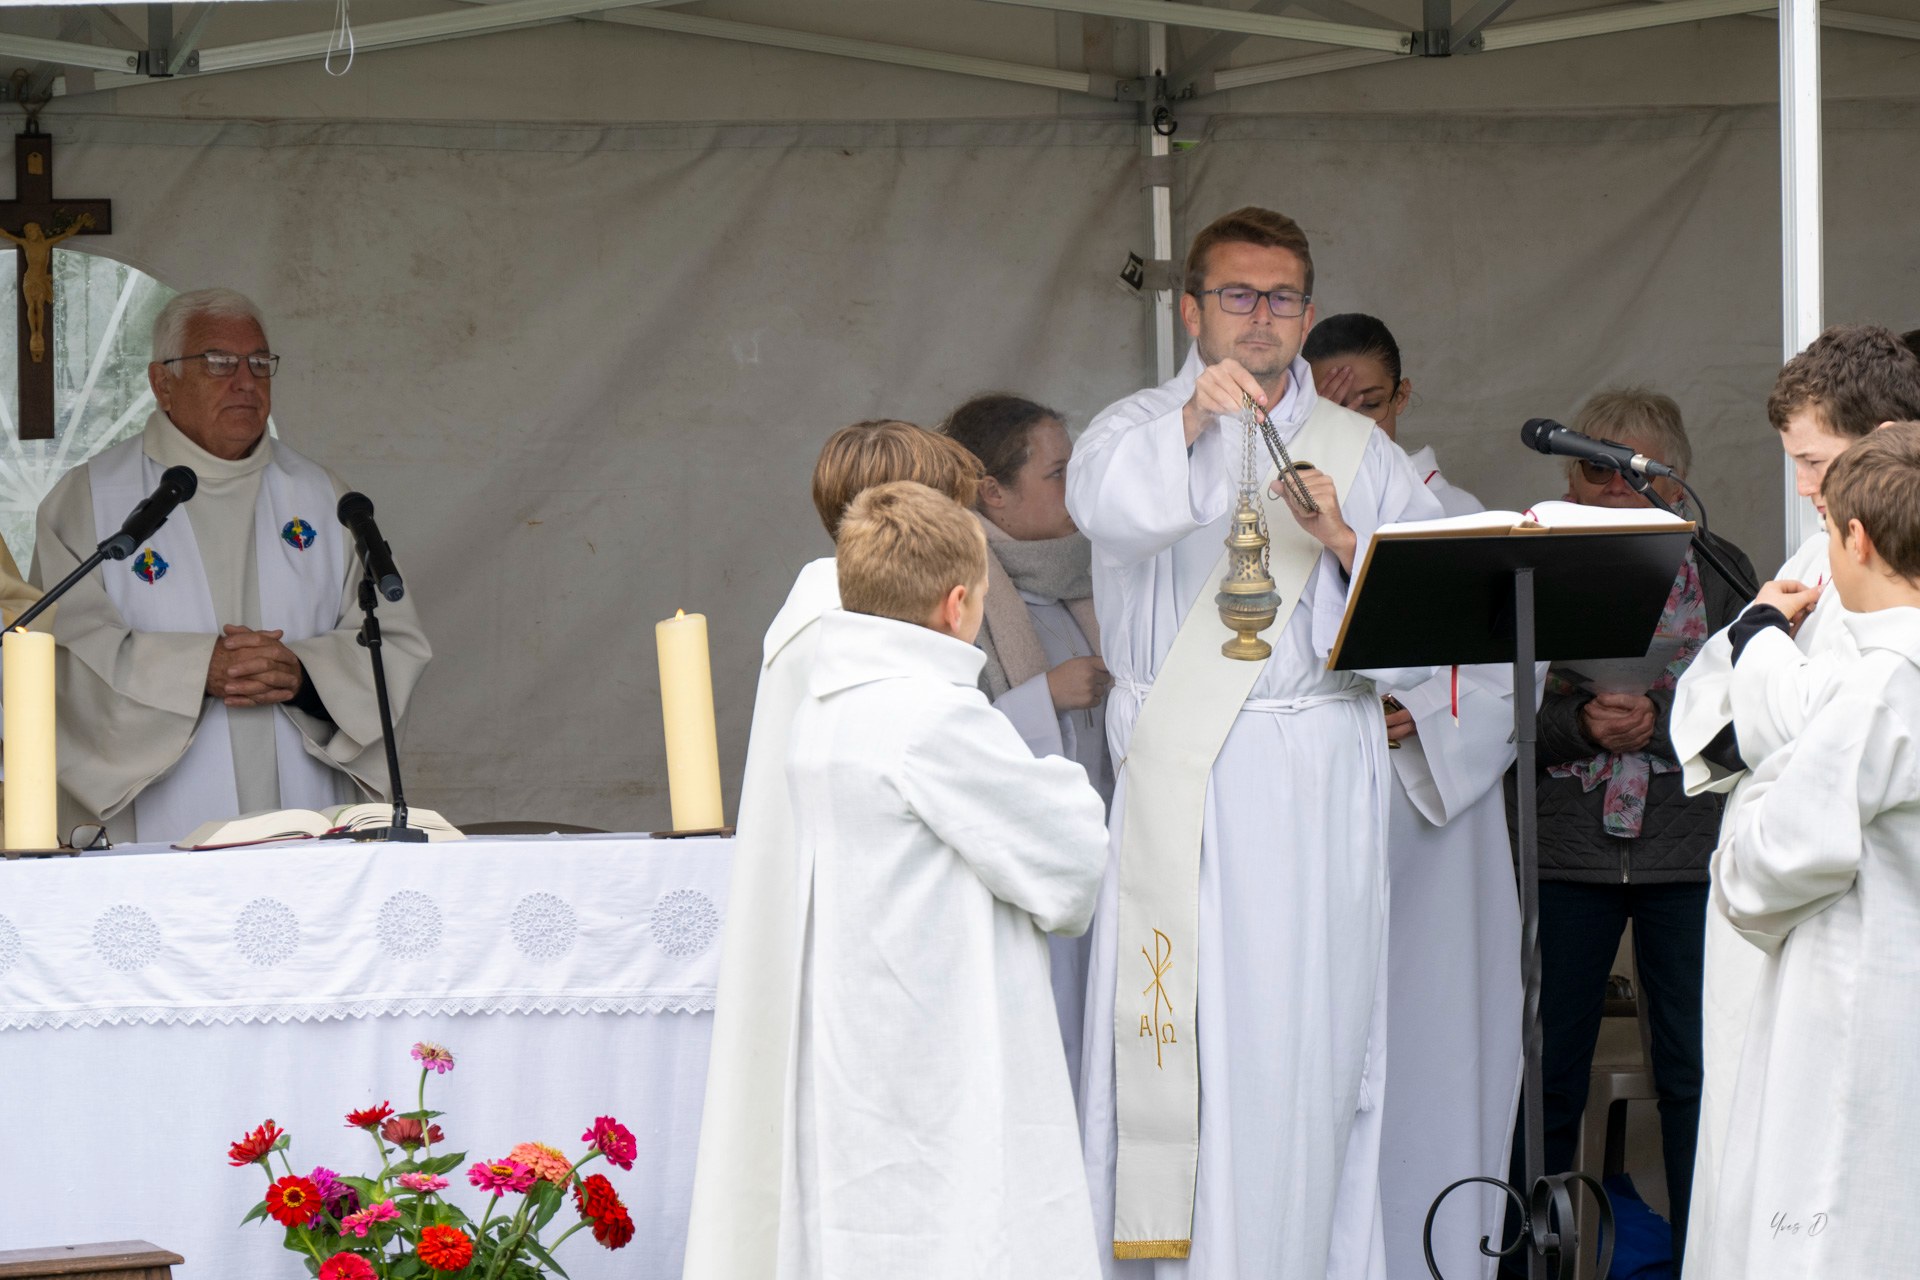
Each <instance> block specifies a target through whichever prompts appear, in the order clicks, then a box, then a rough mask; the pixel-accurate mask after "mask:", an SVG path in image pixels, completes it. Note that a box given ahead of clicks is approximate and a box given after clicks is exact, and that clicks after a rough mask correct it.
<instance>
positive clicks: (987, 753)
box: [898, 695, 1107, 935]
mask: <svg viewBox="0 0 1920 1280" xmlns="http://www.w3.org/2000/svg"><path fill="white" fill-rule="evenodd" d="M898 776H899V778H900V790H901V794H902V796H903V797H904V798H905V800H906V802H907V804H908V805H909V806H910V807H911V808H912V809H913V811H914V813H915V814H916V815H917V816H918V817H919V818H920V820H921V821H922V822H924V823H926V824H927V827H928V829H929V830H931V831H932V832H933V833H934V834H935V835H936V836H938V837H939V838H940V840H941V841H942V842H943V843H945V844H946V845H947V846H948V847H949V848H951V849H953V850H954V852H956V853H957V854H959V855H960V857H961V858H962V859H964V860H965V861H966V863H967V864H968V866H970V867H971V868H972V869H973V873H974V874H975V875H977V876H979V877H980V880H981V882H982V883H983V884H985V885H986V886H987V889H988V890H989V891H990V892H991V893H992V894H993V895H994V897H996V898H999V899H1000V900H1001V901H1003V902H1006V903H1009V904H1011V905H1012V906H1015V907H1018V908H1020V909H1021V910H1022V911H1025V912H1027V913H1028V914H1030V915H1031V916H1033V918H1034V922H1035V923H1036V924H1038V925H1039V926H1040V928H1042V929H1044V930H1046V931H1047V932H1048V933H1064V934H1068V935H1077V934H1081V933H1084V932H1086V929H1087V925H1088V923H1089V922H1090V921H1091V920H1092V919H1093V907H1094V901H1095V899H1096V898H1097V897H1098V896H1099V892H1100V878H1101V875H1102V874H1103V873H1104V872H1105V870H1106V861H1107V828H1106V821H1105V817H1106V806H1105V805H1103V804H1102V803H1101V801H1100V794H1099V793H1098V792H1097V791H1095V790H1094V789H1093V787H1092V786H1091V785H1090V784H1089V783H1088V782H1087V772H1086V770H1085V769H1082V768H1081V767H1080V766H1079V765H1078V764H1075V763H1074V762H1073V761H1071V760H1066V759H1062V758H1061V757H1059V756H1046V757H1036V756H1035V755H1034V754H1033V753H1032V752H1031V751H1029V750H1027V746H1026V744H1025V743H1024V742H1022V741H1021V740H1020V735H1019V734H1017V733H1015V732H1014V730H1013V726H1012V725H1010V724H1009V723H1008V722H1007V720H1006V718H1005V717H1003V716H1002V715H1001V714H1000V713H999V712H997V711H995V710H994V709H993V708H992V707H991V706H989V705H988V703H987V701H986V699H985V698H982V697H979V696H978V695H973V696H966V697H957V698H955V699H954V700H953V701H952V702H951V703H949V704H947V705H946V706H945V707H943V708H942V711H941V714H939V715H938V716H934V717H930V718H929V722H928V723H927V724H925V725H924V726H920V728H919V731H918V732H916V733H915V734H914V735H913V736H912V737H911V738H910V739H909V741H908V742H907V745H906V750H905V753H904V759H903V760H902V761H901V763H900V770H899V775H898Z"/></svg>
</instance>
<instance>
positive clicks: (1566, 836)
mask: <svg viewBox="0 0 1920 1280" xmlns="http://www.w3.org/2000/svg"><path fill="white" fill-rule="evenodd" d="M1712 541H1713V546H1714V549H1715V550H1716V551H1718V552H1719V553H1720V555H1721V558H1722V559H1725V560H1729V561H1731V562H1733V563H1734V564H1736V565H1738V566H1739V567H1740V569H1741V570H1742V571H1743V572H1744V573H1746V574H1747V576H1749V577H1752V576H1753V564H1752V562H1751V561H1749V560H1748V559H1747V557H1746V555H1745V554H1744V553H1743V552H1741V550H1740V549H1739V548H1738V547H1736V546H1734V545H1733V544H1732V543H1730V542H1728V541H1727V540H1726V539H1724V538H1718V537H1715V538H1713V539H1712ZM1700 587H1701V591H1702V593H1703V594H1704V595H1705V596H1706V606H1707V626H1708V628H1709V629H1710V630H1712V631H1718V630H1720V629H1721V628H1722V627H1724V626H1726V625H1727V624H1728V623H1729V622H1732V621H1733V619H1734V618H1735V617H1737V616H1739V613H1740V610H1741V609H1743V608H1745V607H1746V603H1747V602H1746V601H1745V600H1743V599H1740V598H1739V597H1738V596H1737V595H1736V594H1735V593H1734V590H1733V588H1732V587H1729V586H1728V585H1727V584H1726V583H1725V582H1723V581H1721V580H1720V576H1719V575H1718V574H1716V573H1714V572H1713V570H1711V569H1709V568H1707V567H1706V566H1705V565H1701V566H1700ZM1647 696H1648V697H1649V698H1651V699H1653V702H1654V705H1655V706H1656V707H1658V708H1659V711H1660V714H1659V719H1658V721H1657V724H1656V727H1655V729H1654V735H1653V741H1652V742H1651V743H1650V744H1648V748H1647V749H1648V750H1649V751H1651V752H1652V753H1653V754H1654V755H1656V756H1659V757H1661V758H1663V759H1666V760H1668V761H1669V762H1671V761H1672V760H1673V742H1672V740H1671V739H1670V738H1669V737H1668V736H1667V719H1668V717H1669V716H1670V715H1671V714H1672V711H1673V694H1672V693H1671V692H1670V691H1669V692H1663V693H1650V694H1648V695H1647ZM1587 700H1588V699H1587V696H1586V695H1585V694H1573V695H1564V696H1560V695H1554V694H1548V695H1547V697H1546V698H1545V700H1544V701H1543V702H1542V703H1541V705H1540V746H1539V765H1540V777H1539V786H1538V796H1539V806H1540V824H1539V831H1540V878H1541V879H1542V880H1574V881H1581V882H1584V883H1587V884H1626V883H1628V882H1632V883H1636V884H1671V883H1675V882H1678V881H1686V880H1695V881H1699V880H1705V879H1706V878H1707V862H1708V859H1709V858H1711V857H1712V855H1713V847H1714V845H1715V843H1716V842H1717V841H1718V839H1719V834H1720V805H1721V799H1720V797H1719V796H1717V795H1704V796H1696V797H1691V798H1690V797H1688V796H1687V795H1686V794H1685V792H1684V790H1683V789H1682V784H1681V775H1680V773H1679V772H1678V770H1676V771H1675V772H1673V773H1656V774H1654V775H1653V777H1652V778H1651V779H1650V780H1649V783H1648V787H1647V810H1646V817H1645V820H1644V821H1643V822H1642V823H1641V826H1640V834H1639V836H1638V837H1636V838H1634V839H1631V840H1628V839H1622V838H1621V837H1619V836H1614V835H1609V834H1608V833H1607V831H1606V830H1605V828H1603V827H1602V826H1601V824H1600V818H1601V811H1602V805H1603V803H1604V801H1605V798H1606V787H1605V786H1604V785H1602V786H1598V787H1595V788H1594V789H1593V790H1592V791H1582V790H1581V789H1580V780H1579V779H1577V778H1555V777H1550V776H1549V775H1548V774H1547V768H1548V766H1550V765H1556V764H1565V763H1567V762H1569V761H1574V760H1584V759H1587V758H1588V757H1590V756H1592V755H1593V754H1594V753H1595V752H1596V751H1598V750H1599V748H1598V747H1596V746H1595V745H1594V744H1593V743H1592V742H1590V741H1588V739H1587V737H1586V735H1585V734H1584V733H1583V732H1582V731H1581V728H1580V709H1581V708H1582V707H1583V706H1585V705H1586V703H1587ZM1514 790H1515V789H1514V785H1513V776H1512V774H1511V773H1509V774H1508V776H1507V822H1508V825H1509V828H1511V827H1512V824H1513V815H1514ZM1518 843H1519V838H1518V835H1517V834H1516V835H1515V847H1516V848H1517V847H1518Z"/></svg>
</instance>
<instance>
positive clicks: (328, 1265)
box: [320, 1253, 375, 1280]
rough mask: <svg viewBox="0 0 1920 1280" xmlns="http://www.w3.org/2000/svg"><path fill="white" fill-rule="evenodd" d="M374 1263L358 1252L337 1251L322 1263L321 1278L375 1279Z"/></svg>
mask: <svg viewBox="0 0 1920 1280" xmlns="http://www.w3.org/2000/svg"><path fill="white" fill-rule="evenodd" d="M374 1277H375V1272H374V1270H373V1264H372V1263H371V1262H368V1261H367V1260H366V1259H365V1258H363V1257H361V1256H360V1255H359V1254H357V1253H336V1254H334V1255H333V1256H332V1257H331V1258H328V1259H327V1260H326V1261H325V1262H323V1263H321V1264H320V1280H374Z"/></svg>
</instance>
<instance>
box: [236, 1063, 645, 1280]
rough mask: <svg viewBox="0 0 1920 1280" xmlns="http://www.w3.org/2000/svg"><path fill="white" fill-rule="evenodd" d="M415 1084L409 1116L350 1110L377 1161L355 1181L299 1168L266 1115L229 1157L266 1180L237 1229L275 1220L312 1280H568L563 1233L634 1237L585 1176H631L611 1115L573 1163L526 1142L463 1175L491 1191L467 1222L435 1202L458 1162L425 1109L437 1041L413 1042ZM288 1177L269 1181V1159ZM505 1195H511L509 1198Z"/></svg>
mask: <svg viewBox="0 0 1920 1280" xmlns="http://www.w3.org/2000/svg"><path fill="white" fill-rule="evenodd" d="M413 1057H414V1059H415V1060H416V1061H418V1062H419V1063H420V1087H419V1090H418V1098H417V1100H416V1109H415V1110H413V1111H402V1112H397V1113H396V1112H395V1111H394V1109H393V1107H392V1106H391V1105H390V1104H389V1103H385V1102H383V1103H381V1104H380V1105H379V1106H377V1107H368V1108H366V1109H365V1110H362V1111H350V1112H348V1113H347V1127H348V1128H352V1129H362V1130H365V1131H366V1133H367V1135H368V1136H369V1137H370V1138H372V1139H373V1145H374V1149H375V1150H376V1151H378V1152H379V1155H380V1172H379V1174H378V1175H377V1176H375V1177H372V1178H356V1177H352V1176H350V1175H347V1174H339V1173H335V1172H334V1171H333V1170H331V1169H326V1168H319V1167H316V1168H314V1169H312V1170H311V1171H309V1172H307V1173H304V1174H300V1173H295V1172H294V1170H293V1165H292V1163H291V1162H290V1161H289V1160H288V1158H287V1148H288V1145H289V1143H290V1141H291V1139H290V1138H289V1136H288V1135H287V1133H286V1132H285V1131H284V1130H282V1129H281V1128H280V1127H279V1126H278V1125H276V1124H274V1122H273V1121H271V1120H269V1121H267V1122H266V1123H265V1124H263V1125H261V1126H260V1127H259V1128H257V1129H254V1130H253V1131H252V1132H250V1133H248V1134H247V1135H246V1136H244V1137H242V1138H241V1139H240V1141H238V1142H236V1143H234V1144H233V1145H232V1146H231V1147H229V1148H228V1150H227V1158H228V1160H229V1162H230V1163H232V1164H233V1165H234V1167H236V1168H244V1167H245V1166H247V1165H250V1164H257V1165H259V1166H260V1167H261V1168H262V1169H263V1170H265V1171H266V1175H267V1194H266V1198H265V1199H263V1200H261V1202H260V1203H259V1204H257V1205H255V1206H254V1207H253V1209H252V1211H251V1212H249V1213H248V1214H247V1216H246V1217H245V1218H244V1219H242V1220H241V1221H242V1225H244V1224H245V1223H248V1222H254V1221H257V1220H259V1219H263V1218H271V1219H272V1220H273V1221H274V1222H276V1223H278V1224H279V1225H280V1226H281V1227H282V1228H284V1229H285V1231H286V1247H287V1248H288V1249H290V1250H292V1251H293V1252H294V1253H297V1254H299V1255H300V1256H301V1259H302V1261H304V1262H305V1263H306V1264H307V1271H308V1273H309V1274H311V1275H314V1276H317V1277H319V1280H532V1278H534V1277H541V1276H546V1275H548V1274H549V1273H551V1274H553V1275H558V1276H565V1275H566V1274H567V1273H566V1272H565V1271H564V1270H562V1269H561V1267H560V1264H559V1263H557V1262H555V1261H554V1260H553V1251H554V1250H555V1249H557V1248H559V1247H560V1245H561V1244H562V1243H564V1242H565V1240H566V1239H567V1237H568V1236H571V1235H572V1234H573V1233H574V1232H576V1231H580V1230H590V1231H592V1233H593V1238H594V1239H595V1240H597V1241H599V1242H600V1243H601V1244H602V1245H604V1246H606V1247H607V1248H609V1249H620V1248H624V1247H625V1246H626V1244H627V1243H628V1242H629V1241H630V1240H632V1239H633V1219H632V1217H631V1216H629V1215H628V1213H627V1207H626V1206H625V1205H624V1204H622V1203H621V1202H620V1196H619V1194H618V1193H617V1192H615V1191H614V1189H613V1184H612V1183H611V1182H608V1181H607V1179H606V1178H605V1176H603V1175H601V1174H598V1173H593V1174H582V1173H581V1169H582V1168H583V1167H584V1166H585V1165H587V1164H590V1163H592V1162H593V1161H595V1160H598V1159H601V1158H603V1157H604V1158H605V1159H606V1160H607V1161H608V1162H609V1163H610V1164H614V1165H617V1166H619V1167H620V1168H622V1169H632V1168H633V1159H634V1155H635V1151H636V1144H635V1142H634V1138H633V1134H632V1133H631V1132H629V1131H628V1130H627V1128H626V1126H624V1125H622V1124H620V1123H619V1122H618V1121H616V1120H615V1119H614V1118H613V1117H611V1116H601V1117H599V1118H598V1119H596V1120H595V1121H594V1122H593V1127H592V1128H590V1129H588V1130H587V1131H586V1132H585V1133H583V1134H581V1135H580V1140H581V1141H582V1142H584V1143H586V1144H587V1149H586V1151H585V1152H584V1153H583V1154H582V1155H581V1156H580V1158H579V1159H578V1160H569V1159H568V1158H567V1157H566V1156H565V1155H564V1154H562V1153H561V1152H560V1151H559V1150H557V1149H556V1148H554V1147H550V1146H547V1145H546V1144H544V1143H539V1142H523V1143H521V1144H520V1145H519V1146H517V1147H515V1148H513V1150H511V1151H509V1152H508V1153H507V1154H506V1155H505V1156H503V1157H501V1158H500V1159H497V1160H482V1161H478V1162H476V1163H475V1164H473V1165H471V1166H470V1167H468V1169H467V1181H468V1182H469V1183H471V1184H472V1185H473V1186H475V1187H478V1188H479V1189H480V1190H482V1191H485V1192H489V1193H491V1194H490V1196H489V1198H488V1201H487V1210H486V1214H485V1216H483V1217H482V1218H481V1219H480V1221H479V1222H477V1223H476V1222H474V1221H473V1220H472V1219H471V1218H469V1217H468V1216H467V1215H466V1214H465V1213H463V1212H462V1211H461V1210H460V1209H458V1208H457V1207H455V1206H454V1205H452V1204H449V1203H448V1202H447V1201H446V1200H445V1199H443V1198H442V1197H441V1195H440V1193H441V1192H442V1191H444V1190H445V1189H446V1188H447V1186H448V1181H447V1177H446V1175H448V1174H450V1173H452V1172H453V1171H454V1170H456V1169H458V1168H460V1167H461V1166H462V1165H464V1164H466V1162H467V1157H466V1153H464V1152H459V1153H450V1154H446V1155H435V1154H434V1150H433V1149H434V1147H435V1146H436V1145H438V1144H439V1143H441V1142H442V1141H444V1140H445V1135H444V1134H443V1133H442V1132H441V1130H440V1126H439V1125H437V1124H435V1123H434V1121H435V1120H436V1119H438V1118H439V1117H440V1115H441V1113H440V1112H438V1111H429V1110H427V1077H428V1076H430V1075H442V1074H445V1073H446V1072H448V1071H451V1070H453V1055H452V1054H451V1053H449V1052H448V1051H447V1050H446V1049H444V1048H442V1047H441V1046H439V1045H437V1044H428V1043H421V1044H416V1045H414V1046H413ZM275 1156H278V1157H279V1158H280V1167H281V1168H282V1169H284V1170H285V1173H284V1175H283V1176H281V1177H277V1178H276V1177H275V1176H274V1169H273V1157H275ZM509 1197H513V1199H511V1200H509ZM569 1197H570V1198H571V1199H572V1202H573V1210H574V1212H575V1213H576V1214H577V1215H578V1221H575V1222H573V1223H572V1224H571V1225H570V1226H568V1227H567V1229H566V1230H565V1231H563V1232H561V1233H560V1235H559V1238H558V1239H555V1240H554V1241H552V1243H542V1242H541V1239H540V1233H541V1232H542V1231H545V1230H546V1229H547V1228H548V1226H549V1225H550V1224H551V1223H552V1222H553V1220H554V1218H555V1217H556V1216H558V1215H559V1213H560V1211H561V1210H562V1209H563V1208H565V1207H566V1204H567V1201H568V1199H569Z"/></svg>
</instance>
